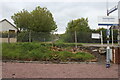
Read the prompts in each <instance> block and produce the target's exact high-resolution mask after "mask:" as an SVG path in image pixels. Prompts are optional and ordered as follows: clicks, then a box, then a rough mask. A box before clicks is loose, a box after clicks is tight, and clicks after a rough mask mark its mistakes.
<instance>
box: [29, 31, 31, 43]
mask: <svg viewBox="0 0 120 80" xmlns="http://www.w3.org/2000/svg"><path fill="white" fill-rule="evenodd" d="M29 42H31V30H30V31H29Z"/></svg>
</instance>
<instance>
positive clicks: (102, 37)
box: [100, 30, 103, 46]
mask: <svg viewBox="0 0 120 80" xmlns="http://www.w3.org/2000/svg"><path fill="white" fill-rule="evenodd" d="M100 33H101V45H102V46H103V34H102V30H101V31H100Z"/></svg>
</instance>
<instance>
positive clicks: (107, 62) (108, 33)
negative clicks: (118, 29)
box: [106, 26, 110, 68]
mask: <svg viewBox="0 0 120 80" xmlns="http://www.w3.org/2000/svg"><path fill="white" fill-rule="evenodd" d="M109 35H110V30H109V26H107V54H106V68H109V67H110V47H109Z"/></svg>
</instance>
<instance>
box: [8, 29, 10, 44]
mask: <svg viewBox="0 0 120 80" xmlns="http://www.w3.org/2000/svg"><path fill="white" fill-rule="evenodd" d="M8 43H10V31H8Z"/></svg>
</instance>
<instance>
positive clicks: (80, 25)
mask: <svg viewBox="0 0 120 80" xmlns="http://www.w3.org/2000/svg"><path fill="white" fill-rule="evenodd" d="M75 31H76V32H77V41H78V42H88V39H89V41H90V40H91V30H90V28H89V25H88V18H86V19H85V18H81V19H76V20H72V21H70V22H69V23H68V25H67V28H66V32H65V34H64V35H63V38H64V40H65V42H74V37H75Z"/></svg>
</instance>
